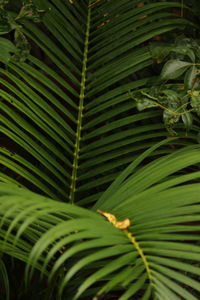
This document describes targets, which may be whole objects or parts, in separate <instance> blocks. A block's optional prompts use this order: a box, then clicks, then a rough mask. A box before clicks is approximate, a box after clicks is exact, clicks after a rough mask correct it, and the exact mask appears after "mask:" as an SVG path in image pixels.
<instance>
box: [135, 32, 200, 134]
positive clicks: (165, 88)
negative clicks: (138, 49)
mask: <svg viewBox="0 0 200 300" xmlns="http://www.w3.org/2000/svg"><path fill="white" fill-rule="evenodd" d="M151 52H152V57H153V59H154V61H156V62H158V63H161V62H162V61H163V60H166V58H167V62H165V64H164V66H163V68H162V72H161V75H160V78H159V80H158V82H157V83H156V82H155V86H153V87H151V88H146V89H145V91H140V92H139V93H138V94H139V95H138V96H135V97H134V99H135V100H136V101H137V107H138V109H139V110H144V109H147V108H152V107H159V108H161V109H163V119H164V123H165V125H166V128H167V129H168V130H169V132H170V134H172V135H173V134H174V133H175V131H173V129H172V127H173V125H174V124H175V123H177V122H179V120H180V118H181V119H182V121H183V123H184V124H185V127H186V129H187V130H189V129H190V128H191V126H192V121H193V115H192V112H194V113H196V114H197V115H198V116H199V113H200V110H199V108H200V96H199V95H200V90H199V88H200V85H199V73H200V71H199V65H200V64H199V58H200V50H199V43H198V41H196V40H194V39H191V38H190V39H189V38H186V37H185V36H180V37H177V39H176V41H175V43H153V44H152V47H151ZM167 80H171V81H174V82H173V84H172V83H171V84H169V83H167Z"/></svg>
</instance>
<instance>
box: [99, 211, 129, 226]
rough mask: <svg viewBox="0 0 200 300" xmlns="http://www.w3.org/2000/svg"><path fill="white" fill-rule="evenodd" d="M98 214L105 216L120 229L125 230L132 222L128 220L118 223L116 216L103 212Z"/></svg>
mask: <svg viewBox="0 0 200 300" xmlns="http://www.w3.org/2000/svg"><path fill="white" fill-rule="evenodd" d="M97 212H98V213H100V214H101V215H103V216H104V217H105V218H106V219H107V220H108V221H109V222H110V223H111V224H112V225H113V226H115V227H116V228H118V229H121V230H125V229H127V228H128V227H129V226H130V225H131V222H130V220H129V219H128V218H127V219H125V220H123V221H117V218H116V217H115V215H113V214H111V213H108V212H105V211H101V210H97Z"/></svg>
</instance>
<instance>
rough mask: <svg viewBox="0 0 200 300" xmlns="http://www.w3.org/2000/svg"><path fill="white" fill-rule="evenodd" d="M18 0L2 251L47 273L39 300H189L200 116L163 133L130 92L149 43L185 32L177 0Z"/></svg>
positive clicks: (1, 159)
mask: <svg viewBox="0 0 200 300" xmlns="http://www.w3.org/2000/svg"><path fill="white" fill-rule="evenodd" d="M29 2H34V5H36V7H37V11H45V12H46V13H45V14H44V15H43V20H42V23H41V24H39V25H37V24H33V23H32V22H30V21H28V20H27V18H26V16H24V17H22V18H19V19H17V22H20V24H21V27H20V30H21V31H22V33H23V35H24V36H26V38H27V39H28V40H29V42H30V44H31V46H32V50H31V51H32V53H31V55H29V56H28V57H27V60H26V61H25V62H22V61H20V60H17V61H16V60H13V59H12V55H10V54H9V55H8V61H7V64H6V66H4V65H2V67H1V69H0V73H1V77H0V84H1V90H0V96H1V106H0V110H1V115H0V132H1V136H0V139H1V144H2V147H1V148H0V164H1V167H2V171H1V173H0V180H1V181H2V183H1V184H0V216H1V230H0V236H1V240H0V250H1V252H2V254H4V256H5V255H8V256H11V257H13V258H16V259H18V260H21V261H24V262H26V263H27V267H26V273H25V280H26V283H27V284H28V282H29V281H30V279H31V277H32V276H33V270H34V269H37V270H39V272H40V273H41V274H42V275H43V276H47V277H48V280H49V282H50V286H49V287H48V288H47V296H46V297H47V298H46V299H51V297H53V298H52V299H56V297H57V299H79V298H80V299H81V298H84V299H101V298H100V297H103V299H106V295H108V297H110V298H109V299H111V298H112V297H115V295H116V298H117V299H120V300H125V299H132V298H131V297H134V299H137V298H138V299H142V300H145V299H159V300H161V299H162V300H164V299H170V300H176V299H181V298H183V299H189V300H193V299H198V298H197V297H198V295H199V291H200V284H199V283H198V276H199V273H200V271H199V268H198V264H199V260H200V247H199V245H198V242H199V235H198V232H199V224H198V223H196V222H197V221H199V220H200V217H199V208H200V206H199V200H200V199H199V189H200V184H199V183H198V180H199V175H200V172H199V171H198V170H199V167H198V166H199V162H200V157H199V146H198V145H194V144H195V143H196V134H197V132H198V130H199V127H198V120H197V123H196V124H195V125H193V127H192V129H191V131H190V133H188V135H187V136H186V135H185V129H184V128H181V126H180V127H179V128H177V132H178V133H179V137H178V138H177V139H169V138H166V137H167V133H166V130H165V128H164V125H163V123H162V120H161V113H160V111H159V110H151V111H147V112H142V113H141V112H138V111H137V109H136V103H135V101H134V100H133V99H132V97H131V95H132V94H134V93H135V92H138V90H142V89H143V88H144V87H148V86H151V85H152V84H153V83H154V82H155V80H156V78H155V77H150V76H149V75H148V71H147V67H150V66H151V64H152V59H151V52H150V50H149V47H148V41H149V40H150V39H152V38H153V37H155V36H158V35H161V34H164V33H167V32H169V31H172V30H175V29H183V28H184V27H185V26H187V25H190V26H193V24H192V23H191V22H189V21H187V20H185V19H183V18H181V17H177V16H176V15H174V13H173V8H176V7H178V8H180V7H181V4H180V3H176V2H157V3H150V4H145V5H143V6H141V5H139V4H140V2H141V0H139V1H138V0H135V1H132V0H121V1H117V2H116V1H114V0H110V1H109V0H97V1H89V0H82V1H78V0H77V1H67V0H66V1H62V0H54V1H48V0H34V1H29ZM10 14H11V15H12V16H13V18H15V13H14V12H12V13H10ZM15 19H16V18H15ZM10 52H12V51H10ZM10 52H9V53H10ZM13 52H14V51H13ZM38 52H39V54H38ZM14 53H15V52H14ZM4 62H5V61H4ZM145 74H147V75H145ZM162 140H163V141H162ZM182 146H187V147H186V148H182ZM179 148H181V149H179ZM175 150H176V151H175ZM186 183H187V184H186ZM4 256H3V258H2V259H1V261H0V270H1V272H0V275H1V277H2V278H3V280H4V282H5V290H6V291H7V298H8V296H9V274H7V272H6V263H5V262H4V260H3V259H4ZM174 278H176V280H174ZM55 295H56V296H55ZM196 295H197V296H196ZM5 297H6V296H5ZM38 297H39V296H37V299H38ZM42 297H43V295H42ZM42 299H44V298H42Z"/></svg>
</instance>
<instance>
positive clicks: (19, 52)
mask: <svg viewBox="0 0 200 300" xmlns="http://www.w3.org/2000/svg"><path fill="white" fill-rule="evenodd" d="M8 3H9V0H0V35H5V34H9V33H10V32H12V31H14V41H12V40H11V39H10V37H9V38H2V37H0V49H1V51H0V62H3V63H4V64H7V63H9V62H10V61H15V62H23V61H25V60H26V58H27V57H28V55H29V53H30V44H29V42H28V40H27V38H26V37H25V35H24V33H23V26H22V25H21V24H20V23H18V21H21V20H23V19H24V18H26V19H27V18H28V19H31V20H32V21H33V22H40V21H41V16H42V13H43V12H44V11H43V10H39V9H37V7H36V5H35V4H34V2H33V1H32V0H25V1H23V2H22V5H21V8H20V10H19V12H18V13H17V15H15V16H13V13H11V12H9V10H8V9H7V4H8Z"/></svg>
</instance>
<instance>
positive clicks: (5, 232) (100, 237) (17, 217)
mask: <svg viewBox="0 0 200 300" xmlns="http://www.w3.org/2000/svg"><path fill="white" fill-rule="evenodd" d="M164 143H166V141H164V142H162V143H159V144H157V145H156V146H154V147H153V148H152V149H149V150H147V151H146V152H145V153H144V154H142V155H141V156H139V157H138V158H137V159H136V160H135V161H134V162H133V163H132V164H131V165H129V167H128V168H127V169H126V170H125V171H124V172H123V173H122V175H120V176H119V177H118V178H117V179H116V181H115V182H114V183H113V184H112V185H111V187H110V188H109V189H108V191H106V192H105V196H102V197H101V198H100V200H99V201H98V202H97V204H96V205H95V207H94V212H92V211H90V210H87V209H84V208H81V207H78V206H75V205H71V204H65V203H62V202H57V201H54V200H51V199H47V198H45V197H43V196H40V195H38V194H35V193H33V192H30V191H28V190H24V189H23V188H18V187H16V186H15V185H10V188H9V189H8V184H3V183H1V184H0V214H1V237H2V242H1V249H2V251H3V252H5V253H8V254H10V253H12V256H13V257H16V258H18V259H22V260H23V261H26V262H27V268H26V281H27V282H28V281H29V279H30V277H31V276H32V274H33V270H34V268H37V269H38V270H40V272H41V274H44V275H45V276H48V278H49V281H50V282H51V281H52V282H54V283H55V282H56V281H57V283H58V291H59V293H60V294H63V297H65V293H66V295H68V297H69V298H70V299H79V298H85V299H88V298H87V297H88V295H92V296H93V297H94V299H96V298H95V296H94V295H95V294H96V297H98V296H99V295H106V294H108V295H109V293H112V292H115V291H117V292H118V295H119V297H118V299H120V300H122V299H123V300H125V299H131V298H132V297H137V296H138V295H139V296H138V297H140V298H141V299H147V300H148V299H159V300H161V299H173V300H176V299H198V295H199V291H200V284H199V280H198V278H199V275H200V271H199V261H200V247H199V230H200V226H199V224H198V223H199V219H200V215H199V212H200V205H199V201H200V199H199V195H200V184H199V182H198V181H199V177H200V172H199V171H196V170H194V171H190V172H187V174H185V172H184V170H185V169H186V168H187V170H189V169H191V167H192V166H194V165H197V164H199V151H200V149H199V146H188V147H186V148H184V149H180V150H179V151H177V152H176V153H172V154H168V155H166V156H164V157H160V158H157V159H154V160H153V161H152V162H150V163H148V164H146V165H145V166H142V167H140V168H138V164H139V163H141V164H142V161H143V160H144V159H146V158H147V156H148V155H151V152H152V151H155V150H156V147H160V146H162V145H163V144H164ZM158 169H159V170H160V171H162V174H161V176H160V177H158V176H157V174H158ZM160 171H159V172H160ZM149 174H151V175H150V176H149ZM174 175H176V176H174ZM116 183H117V185H116ZM186 183H187V184H186ZM112 186H114V187H115V189H114V190H113V189H112ZM125 191H126V192H125ZM97 208H98V209H100V210H101V211H102V210H103V211H107V212H109V213H111V214H113V215H115V216H116V217H117V219H118V220H123V219H124V218H129V219H130V221H131V226H130V227H128V228H124V229H118V228H117V227H116V226H115V225H114V226H113V224H111V223H110V222H108V221H107V220H106V218H104V217H103V216H101V215H100V214H98V213H96V209H97ZM55 278H56V279H55ZM196 295H197V296H196ZM169 297H170V298H169Z"/></svg>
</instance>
